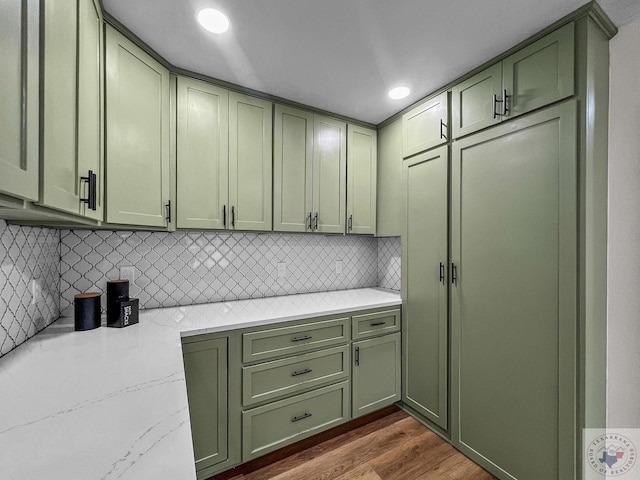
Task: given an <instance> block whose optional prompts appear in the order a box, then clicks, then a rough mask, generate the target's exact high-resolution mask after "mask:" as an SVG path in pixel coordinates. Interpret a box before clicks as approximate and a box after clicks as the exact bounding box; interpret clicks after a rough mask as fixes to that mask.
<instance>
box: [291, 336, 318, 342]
mask: <svg viewBox="0 0 640 480" xmlns="http://www.w3.org/2000/svg"><path fill="white" fill-rule="evenodd" d="M312 338H313V337H312V336H311V335H303V336H302V337H293V338H292V339H291V341H292V342H303V341H305V340H311V339H312Z"/></svg>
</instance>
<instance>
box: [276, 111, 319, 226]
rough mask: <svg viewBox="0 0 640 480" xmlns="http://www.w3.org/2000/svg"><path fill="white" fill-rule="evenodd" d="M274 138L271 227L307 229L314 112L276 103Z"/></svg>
mask: <svg viewBox="0 0 640 480" xmlns="http://www.w3.org/2000/svg"><path fill="white" fill-rule="evenodd" d="M273 141H274V144H273V229H274V230H275V231H277V232H306V231H310V230H311V226H312V225H310V222H311V218H310V217H311V210H312V209H313V207H312V202H313V198H312V190H313V180H312V175H313V167H312V165H313V113H311V112H306V111H304V110H299V109H297V108H291V107H285V106H283V105H276V107H275V124H274V131H273Z"/></svg>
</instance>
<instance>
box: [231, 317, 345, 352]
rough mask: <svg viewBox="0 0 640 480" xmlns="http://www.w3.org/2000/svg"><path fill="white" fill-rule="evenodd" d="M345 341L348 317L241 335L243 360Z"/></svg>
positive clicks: (306, 349) (322, 346) (306, 350)
mask: <svg viewBox="0 0 640 480" xmlns="http://www.w3.org/2000/svg"><path fill="white" fill-rule="evenodd" d="M348 341H349V318H348V317H346V318H336V319H332V320H324V321H318V322H311V323H306V324H303V325H294V326H291V327H281V328H272V329H268V330H260V331H257V332H251V333H244V334H243V335H242V361H243V362H245V363H249V362H255V361H258V360H268V359H271V358H276V357H282V356H285V355H293V354H297V353H302V352H308V351H310V350H316V349H319V348H324V347H330V346H333V345H338V344H340V343H345V342H348Z"/></svg>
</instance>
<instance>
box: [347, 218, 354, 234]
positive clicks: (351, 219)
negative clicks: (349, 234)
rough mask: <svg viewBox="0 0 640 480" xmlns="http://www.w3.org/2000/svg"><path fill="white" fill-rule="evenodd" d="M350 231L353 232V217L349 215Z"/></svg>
mask: <svg viewBox="0 0 640 480" xmlns="http://www.w3.org/2000/svg"><path fill="white" fill-rule="evenodd" d="M347 225H348V227H349V231H351V230H353V215H349V221H348V222H347Z"/></svg>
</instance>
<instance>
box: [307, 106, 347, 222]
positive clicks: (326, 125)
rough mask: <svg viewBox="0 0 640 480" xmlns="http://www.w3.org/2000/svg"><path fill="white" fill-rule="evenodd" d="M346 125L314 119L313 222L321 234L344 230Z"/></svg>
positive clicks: (324, 119)
mask: <svg viewBox="0 0 640 480" xmlns="http://www.w3.org/2000/svg"><path fill="white" fill-rule="evenodd" d="M346 137H347V124H346V123H345V122H342V121H340V120H335V119H333V118H329V117H323V116H320V115H314V118H313V139H314V146H313V222H314V229H315V230H316V231H317V232H320V233H344V230H345V214H346V205H345V203H346V200H347V141H346V140H347V138H346Z"/></svg>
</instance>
